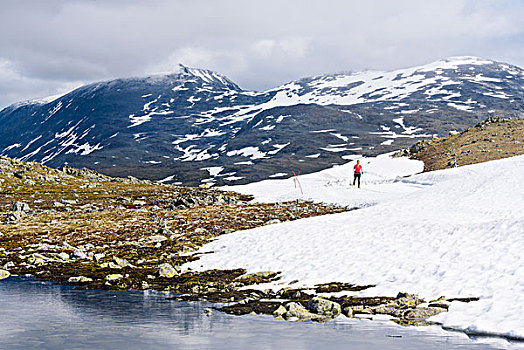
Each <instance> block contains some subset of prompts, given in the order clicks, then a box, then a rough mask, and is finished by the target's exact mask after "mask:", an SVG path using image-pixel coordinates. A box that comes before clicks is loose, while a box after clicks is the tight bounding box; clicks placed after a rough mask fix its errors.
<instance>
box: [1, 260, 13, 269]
mask: <svg viewBox="0 0 524 350" xmlns="http://www.w3.org/2000/svg"><path fill="white" fill-rule="evenodd" d="M3 267H4V270H9V269H11V268H13V267H15V263H14V262H12V261H9V262H7V263H5V264H4V266H3Z"/></svg>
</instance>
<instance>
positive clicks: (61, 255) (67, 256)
mask: <svg viewBox="0 0 524 350" xmlns="http://www.w3.org/2000/svg"><path fill="white" fill-rule="evenodd" d="M57 256H58V257H59V258H60V259H61V260H63V261H68V260H69V254H67V253H66V252H61V253H59V254H57Z"/></svg>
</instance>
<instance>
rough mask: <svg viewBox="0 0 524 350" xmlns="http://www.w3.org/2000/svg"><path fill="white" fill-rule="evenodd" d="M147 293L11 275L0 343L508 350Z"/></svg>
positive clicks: (464, 339)
mask: <svg viewBox="0 0 524 350" xmlns="http://www.w3.org/2000/svg"><path fill="white" fill-rule="evenodd" d="M165 297H166V296H165V295H164V294H162V293H158V292H152V291H129V292H115V291H102V290H75V289H73V288H70V287H64V286H59V285H54V284H52V283H49V282H39V281H35V280H34V279H31V278H21V277H10V278H8V279H6V280H2V281H0V349H126V350H131V349H213V350H220V349H227V350H232V349H377V350H378V349H399V350H400V349H403V350H404V349H425V350H431V349H507V348H519V349H520V348H524V345H523V343H510V342H508V341H506V340H504V339H498V338H476V339H474V338H469V337H468V336H466V335H465V334H463V333H460V332H448V331H444V330H442V329H441V328H440V327H437V326H431V327H422V328H413V327H409V328H406V327H401V326H398V325H396V324H394V323H393V322H391V321H387V320H382V321H368V320H357V319H346V318H344V317H343V316H342V317H339V318H338V319H336V320H334V321H331V322H328V323H324V324H318V323H313V322H302V323H289V322H285V321H279V320H276V319H274V318H273V317H271V316H256V315H246V316H242V317H238V316H231V315H226V314H223V313H220V312H217V311H215V312H214V313H213V315H211V316H207V315H206V314H205V313H204V309H205V308H208V307H210V306H212V305H211V304H209V303H200V302H195V303H184V302H177V301H173V300H166V298H165Z"/></svg>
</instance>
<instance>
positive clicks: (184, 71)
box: [0, 57, 524, 185]
mask: <svg viewBox="0 0 524 350" xmlns="http://www.w3.org/2000/svg"><path fill="white" fill-rule="evenodd" d="M522 86H524V71H523V70H522V69H521V68H519V67H516V66H512V65H509V64H505V63H500V62H495V61H491V60H484V59H479V58H475V57H455V58H451V59H447V60H442V61H438V62H434V63H431V64H428V65H425V66H420V67H413V68H408V69H401V70H396V71H391V72H357V73H341V74H332V75H321V76H315V77H309V78H305V79H301V80H297V81H293V82H290V83H288V84H284V85H282V86H280V87H277V88H274V89H270V90H267V91H262V92H253V91H245V90H243V89H241V88H240V87H239V86H238V85H236V84H235V83H233V82H232V81H231V80H229V79H228V78H226V77H224V76H222V75H220V74H217V73H215V72H211V71H208V70H202V69H194V68H188V67H184V66H181V67H180V69H179V71H178V72H175V73H173V74H169V75H160V76H151V77H146V78H132V79H117V80H112V81H107V82H100V83H95V84H91V85H87V86H84V87H81V88H78V89H76V90H74V91H72V92H70V93H68V94H66V95H64V96H61V97H58V98H56V99H53V100H45V101H29V102H25V103H19V104H15V105H12V106H9V107H7V108H5V109H4V110H2V111H0V122H1V125H2V127H1V128H0V153H1V154H2V155H6V156H10V157H15V158H18V159H21V160H29V161H38V162H42V163H44V164H46V165H50V166H53V167H61V166H62V165H64V164H66V163H67V164H70V165H72V166H75V167H88V168H94V169H96V170H98V171H100V172H103V173H105V174H108V175H113V176H127V175H129V174H131V175H134V176H136V177H140V178H148V179H153V180H164V181H165V182H171V183H180V184H193V185H195V184H200V183H201V182H202V181H204V182H208V183H216V184H235V183H246V182H251V181H255V180H261V179H265V178H268V177H286V176H290V175H291V173H292V171H295V172H297V173H298V172H299V171H300V172H302V173H305V172H312V171H317V170H320V169H324V168H326V167H329V166H331V165H332V164H336V163H341V162H345V161H346V159H347V157H351V156H352V155H355V154H364V155H376V154H379V153H384V152H387V151H392V150H395V149H401V148H405V147H408V146H410V145H411V144H413V142H414V141H416V140H421V139H428V138H431V137H433V136H434V135H439V136H444V135H447V134H448V133H449V132H450V131H454V130H456V131H462V130H464V129H465V128H467V127H469V126H471V125H474V124H476V123H478V122H479V121H481V120H484V119H485V118H486V117H488V116H494V115H504V116H507V117H517V118H521V117H522V115H523V114H524V113H523V111H524V104H523V102H524V99H523V96H524V89H523V88H522Z"/></svg>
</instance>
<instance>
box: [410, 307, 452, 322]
mask: <svg viewBox="0 0 524 350" xmlns="http://www.w3.org/2000/svg"><path fill="white" fill-rule="evenodd" d="M445 311H447V309H445V308H441V307H417V308H414V309H408V310H406V311H404V313H403V314H402V317H403V318H404V319H407V320H421V319H425V318H428V317H431V316H435V315H438V314H440V313H441V312H445Z"/></svg>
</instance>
